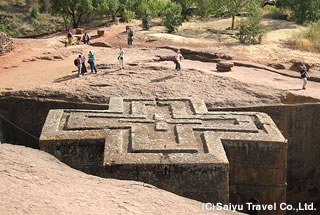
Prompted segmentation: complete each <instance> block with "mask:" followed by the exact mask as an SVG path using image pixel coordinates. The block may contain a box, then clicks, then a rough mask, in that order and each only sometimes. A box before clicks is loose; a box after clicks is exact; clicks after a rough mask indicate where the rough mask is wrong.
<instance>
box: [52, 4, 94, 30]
mask: <svg viewBox="0 0 320 215" xmlns="http://www.w3.org/2000/svg"><path fill="white" fill-rule="evenodd" d="M51 5H52V11H53V12H54V13H56V14H60V15H62V16H63V18H64V20H71V22H72V26H73V27H74V28H77V27H79V25H80V23H81V20H82V18H83V17H85V16H87V15H88V14H90V13H91V12H92V11H93V9H94V8H93V4H92V0H65V1H61V0H51Z"/></svg>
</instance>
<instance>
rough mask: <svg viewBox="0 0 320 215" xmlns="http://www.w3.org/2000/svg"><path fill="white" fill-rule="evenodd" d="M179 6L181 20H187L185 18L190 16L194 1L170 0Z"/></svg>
mask: <svg viewBox="0 0 320 215" xmlns="http://www.w3.org/2000/svg"><path fill="white" fill-rule="evenodd" d="M172 2H175V3H177V4H180V6H181V14H182V16H183V19H184V20H185V19H187V16H191V15H192V9H193V7H194V6H195V0H172Z"/></svg>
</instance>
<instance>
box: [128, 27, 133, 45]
mask: <svg viewBox="0 0 320 215" xmlns="http://www.w3.org/2000/svg"><path fill="white" fill-rule="evenodd" d="M128 46H129V47H130V46H131V47H132V46H133V30H132V28H131V27H130V28H129V30H128Z"/></svg>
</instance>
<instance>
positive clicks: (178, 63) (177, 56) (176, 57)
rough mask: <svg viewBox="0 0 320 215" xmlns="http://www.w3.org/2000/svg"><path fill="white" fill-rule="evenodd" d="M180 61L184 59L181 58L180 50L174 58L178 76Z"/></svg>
mask: <svg viewBox="0 0 320 215" xmlns="http://www.w3.org/2000/svg"><path fill="white" fill-rule="evenodd" d="M182 59H184V57H183V56H182V54H181V51H180V49H178V51H177V54H176V56H175V57H174V63H175V64H176V71H177V73H176V74H178V71H180V70H181V60H182ZM180 74H181V72H180Z"/></svg>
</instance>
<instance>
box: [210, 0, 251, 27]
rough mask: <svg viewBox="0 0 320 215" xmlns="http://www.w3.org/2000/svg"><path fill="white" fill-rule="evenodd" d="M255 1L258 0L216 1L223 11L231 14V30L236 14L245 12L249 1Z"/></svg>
mask: <svg viewBox="0 0 320 215" xmlns="http://www.w3.org/2000/svg"><path fill="white" fill-rule="evenodd" d="M254 1H257V0H217V1H216V3H217V7H218V8H219V10H220V11H221V13H223V14H225V15H229V16H231V18H232V21H231V30H233V29H234V23H235V17H236V15H238V14H239V13H241V12H243V11H244V10H245V8H246V7H247V5H248V4H249V3H250V2H254Z"/></svg>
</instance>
